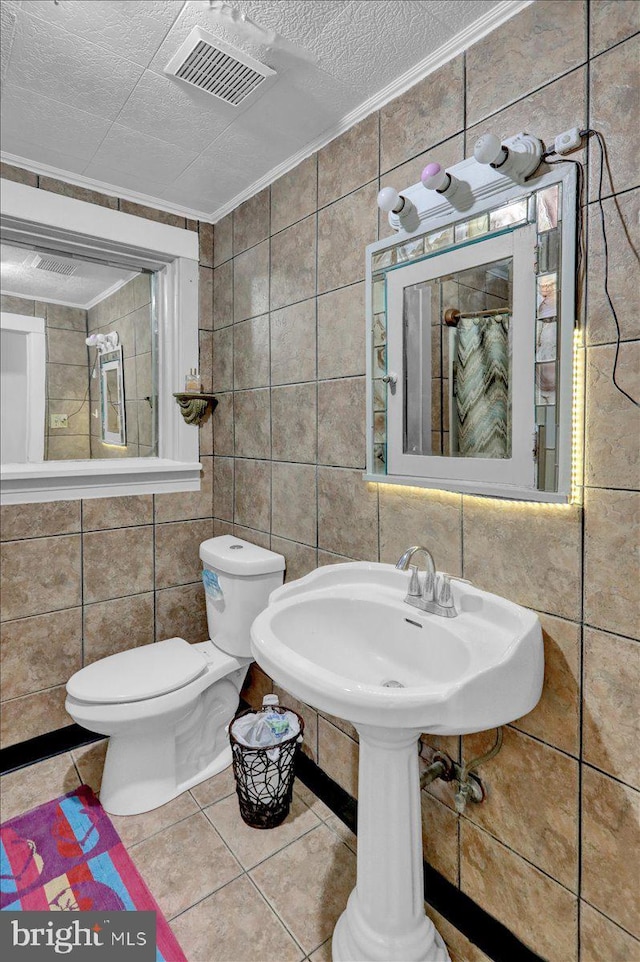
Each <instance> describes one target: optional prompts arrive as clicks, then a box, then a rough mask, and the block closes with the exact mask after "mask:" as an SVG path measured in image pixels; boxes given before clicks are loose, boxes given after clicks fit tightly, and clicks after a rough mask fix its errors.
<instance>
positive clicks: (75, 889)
mask: <svg viewBox="0 0 640 962" xmlns="http://www.w3.org/2000/svg"><path fill="white" fill-rule="evenodd" d="M0 862H1V867H0V908H1V909H2V910H3V911H14V912H15V911H18V910H23V911H26V910H39V911H45V912H46V911H51V912H53V911H72V912H78V911H80V912H89V911H100V912H102V911H104V912H114V911H123V910H129V911H133V910H138V911H152V912H155V913H156V916H157V929H156V933H157V949H156V962H187V960H186V957H185V955H184V953H183V952H182V949H181V948H180V946H179V945H178V942H177V941H176V938H175V936H174V934H173V932H172V931H171V929H170V928H169V925H168V923H167V921H166V920H165V918H164V916H163V914H162V912H161V911H160V908H159V906H158V903H157V902H156V900H155V899H154V897H153V896H152V894H151V892H150V891H149V889H148V888H147V886H146V884H145V883H144V882H143V880H142V878H141V876H140V873H139V872H138V870H137V868H136V867H135V865H134V864H133V862H132V861H131V858H130V857H129V855H128V854H127V851H126V849H125V847H124V845H123V844H122V841H121V839H120V836H119V835H118V833H117V832H116V830H115V828H114V827H113V825H112V824H111V821H110V819H109V816H108V815H107V813H106V812H105V810H104V809H103V808H102V806H101V805H100V802H99V801H98V799H97V798H96V796H95V795H94V793H93V792H92V791H91V789H90V788H89V787H88V786H87V785H82V786H81V787H80V788H78V789H76V790H75V791H73V792H69V794H68V795H63V796H62V797H61V798H57V799H55V800H54V801H53V802H46V803H45V804H44V805H39V806H38V808H34V809H32V811H30V812H27V813H26V814H25V815H18V816H17V817H16V818H12V819H10V820H9V821H7V822H4V823H3V825H2V826H0Z"/></svg>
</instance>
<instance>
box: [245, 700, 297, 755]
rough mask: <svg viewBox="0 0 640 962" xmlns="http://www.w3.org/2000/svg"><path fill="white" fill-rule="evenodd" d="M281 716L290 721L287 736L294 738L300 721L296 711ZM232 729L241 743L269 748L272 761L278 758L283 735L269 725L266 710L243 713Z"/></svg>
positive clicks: (268, 752) (247, 746)
mask: <svg viewBox="0 0 640 962" xmlns="http://www.w3.org/2000/svg"><path fill="white" fill-rule="evenodd" d="M281 717H283V718H286V720H287V721H288V722H289V730H288V732H287V733H286V737H287V738H292V737H293V736H294V735H299V733H300V723H299V722H298V716H297V715H296V714H295V712H291V711H287V712H283V713H282V716H281ZM231 730H232V732H233V736H234V738H235V739H236V740H237V741H239V742H240V744H241V745H244V746H245V747H246V748H268V749H269V751H267V757H268V758H269V759H271V761H272V762H275V761H276V760H277V758H278V756H279V754H280V749H279V748H278V747H277V745H278V740H279V738H280V739H281V738H282V735H280V736H279V738H278V736H275V735H274V733H273V731H272V729H271V727H270V726H269V722H268V720H267V714H266V712H263V711H258V712H249V713H248V714H246V715H242V717H241V718H236V720H235V721H234V722H233V724H232V726H231Z"/></svg>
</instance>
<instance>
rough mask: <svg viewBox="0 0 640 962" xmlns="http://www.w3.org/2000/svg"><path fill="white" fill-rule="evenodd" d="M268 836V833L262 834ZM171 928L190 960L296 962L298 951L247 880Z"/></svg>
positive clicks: (189, 912) (201, 904) (212, 898)
mask: <svg viewBox="0 0 640 962" xmlns="http://www.w3.org/2000/svg"><path fill="white" fill-rule="evenodd" d="M263 834H269V833H263ZM171 927H172V929H173V931H174V933H175V935H176V937H177V938H178V941H179V942H180V945H181V947H182V949H183V951H184V952H185V953H186V954H187V956H188V958H190V959H207V962H227V960H228V959H241V958H245V957H246V955H247V951H248V946H251V954H252V956H253V958H254V959H256V960H257V959H282V962H298V960H299V959H300V957H301V956H300V949H299V948H298V946H297V945H296V943H295V942H294V941H293V939H292V938H291V936H290V935H289V934H288V932H287V930H286V929H285V927H284V926H283V925H282V923H281V922H280V921H279V920H278V918H277V916H276V915H275V914H274V913H273V912H272V911H270V909H269V906H268V905H267V903H266V902H265V900H264V899H263V898H262V896H261V895H260V893H259V892H257V891H256V889H255V887H254V886H253V885H252V884H251V882H250V881H249V879H248V878H247V877H243V878H239V879H236V880H234V881H233V882H231V884H230V885H225V886H224V887H223V888H221V889H220V890H219V891H218V892H215V893H214V894H213V895H210V896H209V897H208V898H206V899H204V900H203V901H202V902H198V903H197V904H196V905H193V906H192V907H191V908H190V909H188V910H187V911H186V912H185V913H184V914H183V915H180V916H179V917H178V918H176V919H174V921H173V922H172V923H171Z"/></svg>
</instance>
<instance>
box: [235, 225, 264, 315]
mask: <svg viewBox="0 0 640 962" xmlns="http://www.w3.org/2000/svg"><path fill="white" fill-rule="evenodd" d="M268 310H269V241H263V242H262V244H258V246H257V247H252V248H251V249H250V250H248V251H245V252H244V254H239V255H238V256H237V257H235V258H234V260H233V319H234V321H244V320H246V319H247V318H248V317H257V316H258V315H259V314H265V313H266V312H267V311H268Z"/></svg>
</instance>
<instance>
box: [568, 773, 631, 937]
mask: <svg viewBox="0 0 640 962" xmlns="http://www.w3.org/2000/svg"><path fill="white" fill-rule="evenodd" d="M639 824H640V794H639V793H638V792H636V791H634V790H633V789H632V788H628V787H627V786H626V785H622V784H621V783H620V782H616V781H614V780H613V779H612V778H609V777H608V776H607V775H602V774H601V773H600V772H596V771H594V770H593V769H592V768H589V767H588V766H585V767H584V772H583V781H582V890H581V894H582V897H583V898H584V899H586V900H587V902H590V903H591V905H593V906H595V908H597V909H600V911H602V912H604V914H605V915H607V916H608V917H609V918H610V919H613V921H614V922H617V923H618V924H619V925H621V926H622V927H623V928H624V929H626V930H627V932H630V933H631V934H632V935H634V936H635V937H636V938H638V937H639V936H640V917H639V912H638V900H637V875H638V873H637V860H636V859H635V858H630V857H629V853H630V852H637V851H638V844H639V843H640V837H639V829H638V826H639Z"/></svg>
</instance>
